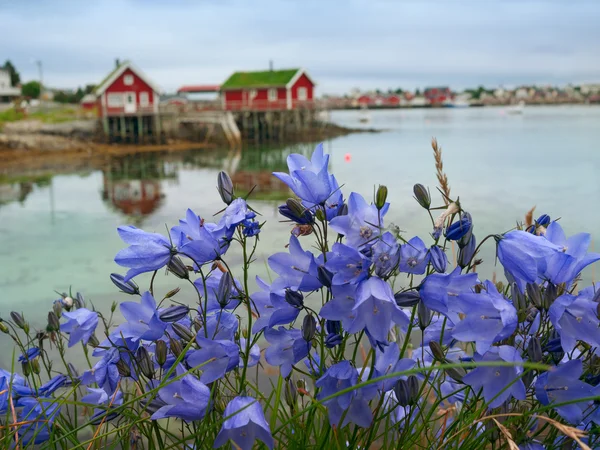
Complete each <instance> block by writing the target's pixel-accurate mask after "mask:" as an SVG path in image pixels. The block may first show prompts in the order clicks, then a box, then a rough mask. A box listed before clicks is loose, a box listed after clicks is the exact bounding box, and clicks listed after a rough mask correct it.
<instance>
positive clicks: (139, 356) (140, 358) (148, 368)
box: [135, 347, 154, 379]
mask: <svg viewBox="0 0 600 450" xmlns="http://www.w3.org/2000/svg"><path fill="white" fill-rule="evenodd" d="M135 361H136V362H137V364H138V367H139V369H140V372H142V374H144V376H146V377H147V378H149V379H152V378H154V364H153V363H152V359H151V358H150V353H148V350H146V347H140V348H138V349H137V352H135Z"/></svg>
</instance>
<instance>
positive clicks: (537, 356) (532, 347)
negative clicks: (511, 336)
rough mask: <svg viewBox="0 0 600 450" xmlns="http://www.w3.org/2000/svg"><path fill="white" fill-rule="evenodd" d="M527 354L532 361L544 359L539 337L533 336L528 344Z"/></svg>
mask: <svg viewBox="0 0 600 450" xmlns="http://www.w3.org/2000/svg"><path fill="white" fill-rule="evenodd" d="M527 356H529V359H531V361H532V362H540V361H541V360H542V356H543V355H542V344H541V343H540V339H539V338H538V337H535V336H534V337H532V338H531V339H529V343H528V344H527Z"/></svg>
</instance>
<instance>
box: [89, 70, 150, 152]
mask: <svg viewBox="0 0 600 450" xmlns="http://www.w3.org/2000/svg"><path fill="white" fill-rule="evenodd" d="M94 93H95V95H96V97H97V109H98V115H99V116H100V118H101V120H102V125H103V127H104V131H105V134H106V135H107V136H108V138H109V140H111V141H112V140H121V141H129V142H138V141H143V140H146V139H148V138H157V137H159V136H160V121H159V119H158V104H159V100H160V99H159V96H160V91H159V89H158V87H156V86H155V85H154V83H152V81H150V79H149V78H148V77H147V76H146V75H144V74H143V72H142V71H141V70H140V69H138V68H137V67H135V66H134V65H133V64H132V63H131V62H130V61H125V62H123V63H120V64H119V63H118V62H117V66H116V67H115V69H114V70H113V71H112V72H111V73H110V74H108V75H107V76H106V78H105V79H104V80H103V81H102V82H101V83H100V84H99V85H98V87H97V88H96V90H95V92H94Z"/></svg>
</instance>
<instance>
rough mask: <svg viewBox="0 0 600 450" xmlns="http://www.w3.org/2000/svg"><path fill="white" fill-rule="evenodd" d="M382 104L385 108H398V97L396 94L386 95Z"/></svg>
mask: <svg viewBox="0 0 600 450" xmlns="http://www.w3.org/2000/svg"><path fill="white" fill-rule="evenodd" d="M384 102H385V103H384V104H385V105H386V106H400V97H399V96H397V95H396V94H392V95H388V96H387V97H385V100H384Z"/></svg>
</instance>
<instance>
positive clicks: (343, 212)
mask: <svg viewBox="0 0 600 450" xmlns="http://www.w3.org/2000/svg"><path fill="white" fill-rule="evenodd" d="M347 215H348V204H347V203H344V204H343V205H342V207H341V208H340V212H338V215H337V217H340V216H347Z"/></svg>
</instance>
